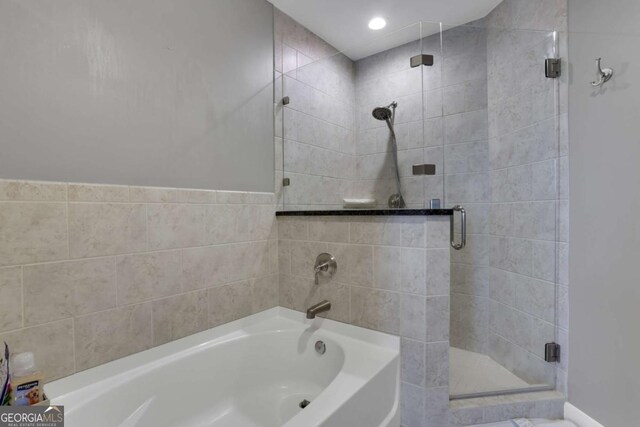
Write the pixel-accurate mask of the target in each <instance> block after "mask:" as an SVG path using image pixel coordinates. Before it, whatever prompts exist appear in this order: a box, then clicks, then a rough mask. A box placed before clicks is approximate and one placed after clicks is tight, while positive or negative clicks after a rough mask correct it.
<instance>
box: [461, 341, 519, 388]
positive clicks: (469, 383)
mask: <svg viewBox="0 0 640 427" xmlns="http://www.w3.org/2000/svg"><path fill="white" fill-rule="evenodd" d="M449 364H450V366H449V393H450V394H451V395H452V396H456V395H461V394H469V393H483V392H489V391H498V390H504V389H514V388H515V389H517V388H525V387H529V386H530V384H529V383H527V382H526V381H524V380H523V379H522V378H520V377H518V376H516V375H514V374H513V373H512V372H511V371H509V370H508V369H507V368H505V367H503V366H502V365H500V364H499V363H498V362H496V361H495V360H493V359H491V358H490V357H489V356H486V355H484V354H480V353H474V352H473V351H467V350H462V349H459V348H456V347H451V349H450V352H449Z"/></svg>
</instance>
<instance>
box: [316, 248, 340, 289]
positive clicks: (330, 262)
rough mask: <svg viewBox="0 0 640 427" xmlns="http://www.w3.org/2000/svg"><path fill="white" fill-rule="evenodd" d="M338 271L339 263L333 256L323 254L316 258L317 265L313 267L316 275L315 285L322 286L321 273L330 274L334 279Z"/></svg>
mask: <svg viewBox="0 0 640 427" xmlns="http://www.w3.org/2000/svg"><path fill="white" fill-rule="evenodd" d="M337 270H338V263H337V262H336V259H335V258H334V257H333V255H331V254H328V253H321V254H320V255H318V257H317V258H316V264H315V266H314V267H313V271H314V273H315V284H316V285H318V284H320V279H319V275H320V272H323V273H328V274H329V277H333V276H334V274H336V271H337Z"/></svg>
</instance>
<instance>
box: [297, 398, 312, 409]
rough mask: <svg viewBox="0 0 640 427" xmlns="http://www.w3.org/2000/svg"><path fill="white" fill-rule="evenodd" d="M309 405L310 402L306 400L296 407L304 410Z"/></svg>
mask: <svg viewBox="0 0 640 427" xmlns="http://www.w3.org/2000/svg"><path fill="white" fill-rule="evenodd" d="M309 403H311V402H309V401H308V400H307V399H304V400H303V401H302V402H300V403H299V404H298V406H299V407H300V408H302V409H304V408H306V407H307V406H309Z"/></svg>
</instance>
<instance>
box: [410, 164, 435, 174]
mask: <svg viewBox="0 0 640 427" xmlns="http://www.w3.org/2000/svg"><path fill="white" fill-rule="evenodd" d="M413 174H414V175H435V174H436V165H433V164H424V165H413Z"/></svg>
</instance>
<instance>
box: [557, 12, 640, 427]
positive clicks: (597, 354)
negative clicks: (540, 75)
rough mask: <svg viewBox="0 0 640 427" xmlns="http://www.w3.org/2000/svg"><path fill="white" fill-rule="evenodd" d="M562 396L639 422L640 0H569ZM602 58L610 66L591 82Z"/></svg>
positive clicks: (616, 418)
mask: <svg viewBox="0 0 640 427" xmlns="http://www.w3.org/2000/svg"><path fill="white" fill-rule="evenodd" d="M569 17H570V18H569V19H570V20H569V30H570V31H571V34H570V47H569V48H570V52H571V58H570V59H571V72H572V76H571V86H570V98H569V101H570V106H571V113H570V119H569V120H570V130H571V132H570V159H571V160H570V171H571V172H570V174H571V211H570V218H571V220H570V223H571V229H570V234H571V243H570V244H571V250H570V252H571V258H570V274H571V282H572V283H573V285H572V287H570V291H569V295H570V301H571V311H570V315H569V319H570V327H571V334H570V335H569V340H570V347H571V363H570V364H569V401H570V402H571V403H572V404H574V405H575V406H577V407H578V408H580V409H581V410H582V411H584V412H586V413H588V414H589V415H590V416H591V417H593V418H595V419H596V420H598V421H600V422H601V423H602V424H604V425H606V426H607V427H617V426H631V425H637V424H638V419H639V418H640V405H638V402H640V369H639V368H638V360H640V339H639V333H638V325H639V324H640V310H638V307H639V306H640V286H639V283H640V270H639V269H638V267H637V264H638V260H639V259H640V231H639V229H638V216H639V213H640V197H638V188H639V185H640V171H639V169H638V159H640V138H639V137H638V135H639V134H640V121H639V120H638V117H639V116H640V111H639V108H640V107H639V103H638V100H639V99H640V86H638V81H637V79H638V76H639V75H640V51H639V50H638V43H639V42H640V31H639V30H638V21H640V3H638V1H637V0H618V1H615V2H600V1H597V0H570V2H569ZM597 56H602V57H603V61H604V64H605V65H608V66H611V67H612V68H614V70H615V71H616V74H615V76H614V79H613V80H612V81H610V82H609V84H607V85H606V86H605V87H604V88H603V89H602V90H594V89H592V88H591V87H590V86H589V83H588V82H589V81H591V80H593V79H594V77H595V72H594V67H595V65H594V61H593V59H594V58H595V57H597Z"/></svg>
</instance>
